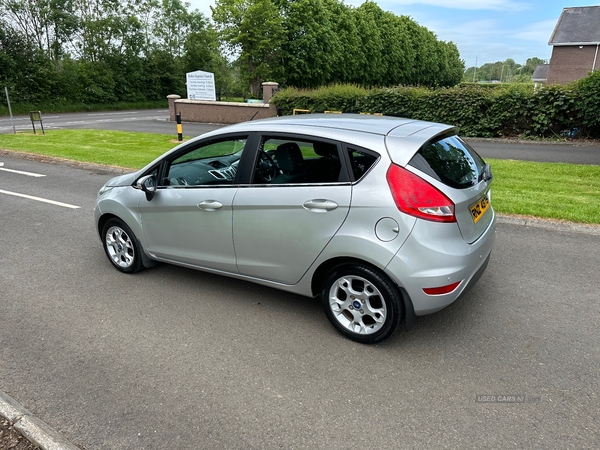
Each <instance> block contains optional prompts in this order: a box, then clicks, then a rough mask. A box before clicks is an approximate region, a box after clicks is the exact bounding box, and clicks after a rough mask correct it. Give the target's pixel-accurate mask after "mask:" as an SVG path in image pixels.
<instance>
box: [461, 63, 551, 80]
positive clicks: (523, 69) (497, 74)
mask: <svg viewBox="0 0 600 450" xmlns="http://www.w3.org/2000/svg"><path fill="white" fill-rule="evenodd" d="M539 64H547V61H545V60H543V59H540V58H529V59H527V61H526V62H525V64H524V65H521V64H517V63H516V62H515V60H514V59H512V58H508V59H507V60H506V61H496V62H495V63H485V64H483V65H482V66H481V67H469V68H467V70H466V71H465V74H464V78H463V81H465V82H468V83H472V82H476V83H477V82H486V81H487V82H492V81H500V82H503V83H525V82H528V81H531V76H532V75H533V72H534V71H535V68H536V67H537V66H538V65H539Z"/></svg>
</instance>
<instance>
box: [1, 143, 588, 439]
mask: <svg viewBox="0 0 600 450" xmlns="http://www.w3.org/2000/svg"><path fill="white" fill-rule="evenodd" d="M0 162H3V163H4V166H3V167H2V168H3V169H10V170H18V171H21V172H31V173H36V174H42V175H45V176H44V177H33V176H30V175H25V174H21V173H16V172H7V171H5V170H0V191H4V192H0V211H1V213H0V229H1V230H2V238H1V239H0V286H1V289H0V390H3V391H4V392H6V393H7V394H8V395H10V396H11V397H13V398H14V399H16V400H17V401H19V402H20V403H21V404H22V405H23V406H25V407H26V408H27V409H29V410H30V411H32V412H33V413H34V414H36V415H37V416H38V417H39V418H40V419H42V420H43V421H44V422H46V423H48V424H49V425H50V426H52V427H54V428H55V429H56V430H58V431H59V432H61V433H62V434H63V435H64V436H65V437H67V438H68V439H69V440H71V441H72V442H73V443H75V444H77V445H80V446H81V447H82V448H85V449H88V450H96V449H161V450H163V449H165V448H171V449H221V448H222V449H232V448H244V449H252V448H256V449H258V448H260V449H263V448H264V449H271V448H272V449H276V448H277V449H278V448H285V449H304V448H310V449H314V448H327V449H354V448H357V449H359V448H360V449H362V448H380V449H398V448H419V449H421V448H427V449H437V448H457V449H470V448H472V449H486V448H489V449H509V448H510V449H514V448H532V449H535V448H540V449H549V448H556V449H565V448H578V449H579V448H589V449H592V448H599V447H600V434H599V429H598V424H597V420H598V417H599V416H600V404H599V401H598V386H599V384H600V345H599V340H598V326H599V318H600V304H599V303H598V292H600V277H598V267H599V266H600V233H596V234H590V233H579V232H573V231H568V230H565V231H560V230H556V229H545V228H539V227H536V226H523V225H517V224H509V223H500V224H499V225H498V235H497V241H496V247H495V250H494V253H493V254H492V258H491V261H490V264H489V266H488V269H487V271H486V273H485V274H484V275H483V277H482V278H481V280H480V281H479V283H478V284H477V285H476V287H475V288H474V289H473V290H472V291H470V293H469V294H468V295H467V296H466V297H465V298H463V299H462V300H460V301H459V302H457V303H455V304H454V305H452V306H450V307H449V308H446V309H445V310H443V311H441V312H439V313H437V314H435V315H432V316H428V317H425V318H422V319H421V320H420V321H419V323H418V324H417V326H416V327H415V328H414V329H413V330H412V331H410V332H406V331H400V332H398V333H397V334H395V335H394V336H393V337H392V338H391V339H389V340H388V341H386V342H385V343H383V344H380V345H377V346H363V345H360V344H356V343H353V342H351V341H349V340H347V339H345V338H343V337H342V336H340V335H339V334H338V333H337V332H336V331H335V330H334V329H333V327H332V326H331V325H330V324H329V323H328V321H327V319H326V318H325V316H324V314H323V313H322V311H321V308H320V305H319V302H318V301H316V300H311V299H306V298H302V297H299V296H296V295H291V294H287V293H283V292H280V291H276V290H272V289H269V288H265V287H261V286H256V285H252V284H248V283H246V282H242V281H237V280H231V279H226V278H222V277H219V276H216V275H209V274H204V273H201V272H195V271H192V270H187V269H183V268H179V267H174V266H168V265H161V266H158V267H156V268H154V269H151V270H146V271H144V272H141V273H139V274H137V275H124V274H121V273H119V272H117V271H116V270H115V269H113V268H112V266H111V265H110V263H109V262H108V260H107V259H106V257H105V255H104V253H103V250H102V247H101V244H100V242H99V239H98V236H97V234H96V232H95V230H94V224H93V216H92V208H93V203H94V198H95V196H96V192H97V190H98V188H99V187H100V186H101V185H102V184H103V183H104V181H105V180H106V179H107V178H108V176H109V175H108V174H107V173H105V172H102V171H98V170H83V169H76V168H71V167H66V166H62V165H56V164H46V163H40V162H35V161H25V160H20V159H13V158H9V157H6V156H2V155H0ZM6 192H10V193H13V194H14V193H18V194H27V195H29V196H33V197H39V198H43V199H47V200H51V201H54V202H60V204H56V203H44V202H41V201H38V200H35V199H31V198H23V197H17V196H14V195H11V194H7V193H6ZM67 205H70V206H78V207H79V208H77V209H73V208H71V207H68V206H67ZM491 396H495V397H494V398H492V397H491ZM521 397H524V400H525V401H524V402H510V403H507V402H498V400H521V399H522V398H521ZM478 400H479V401H478ZM482 400H486V401H489V400H495V401H493V402H482Z"/></svg>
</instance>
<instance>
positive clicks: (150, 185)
mask: <svg viewBox="0 0 600 450" xmlns="http://www.w3.org/2000/svg"><path fill="white" fill-rule="evenodd" d="M136 187H137V188H138V189H141V190H142V191H144V192H145V194H146V200H148V201H150V200H152V199H153V198H154V194H156V176H155V175H146V176H145V177H142V178H140V179H139V180H138V181H137V184H136Z"/></svg>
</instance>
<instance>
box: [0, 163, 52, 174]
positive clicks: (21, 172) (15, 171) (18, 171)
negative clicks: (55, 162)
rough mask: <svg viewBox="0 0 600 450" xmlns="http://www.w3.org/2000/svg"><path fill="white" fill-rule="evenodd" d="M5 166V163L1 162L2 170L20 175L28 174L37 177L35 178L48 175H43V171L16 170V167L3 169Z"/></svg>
mask: <svg viewBox="0 0 600 450" xmlns="http://www.w3.org/2000/svg"><path fill="white" fill-rule="evenodd" d="M3 167H4V163H3V162H0V170H2V171H4V172H12V173H18V174H19V175H27V176H28V177H35V178H40V177H45V176H46V175H42V174H41V173H33V172H23V171H22V170H15V169H3Z"/></svg>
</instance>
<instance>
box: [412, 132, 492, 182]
mask: <svg viewBox="0 0 600 450" xmlns="http://www.w3.org/2000/svg"><path fill="white" fill-rule="evenodd" d="M409 165H411V166H413V167H414V168H416V169H419V170H421V171H422V172H425V173H426V174H427V175H429V176H431V177H433V178H435V179H437V180H439V181H441V182H442V183H444V184H445V185H447V186H450V187H453V188H456V189H465V188H469V187H472V186H475V185H476V184H477V183H479V181H480V179H481V177H482V176H483V173H484V171H485V162H484V161H483V159H482V158H481V156H479V155H478V154H477V152H475V150H473V149H472V148H471V147H470V146H469V145H468V144H467V143H466V142H465V141H463V140H462V139H461V138H459V137H458V136H456V135H454V136H447V137H443V138H440V139H437V140H434V141H431V142H428V143H427V144H425V145H424V146H423V147H421V149H420V150H419V151H418V152H417V153H416V154H415V156H413V158H412V159H411V160H410V162H409Z"/></svg>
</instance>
